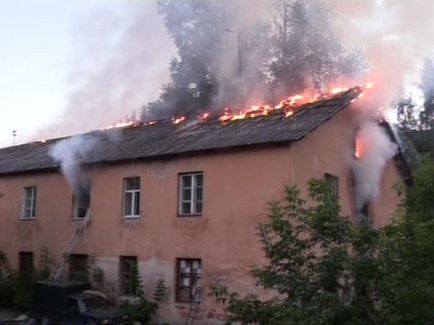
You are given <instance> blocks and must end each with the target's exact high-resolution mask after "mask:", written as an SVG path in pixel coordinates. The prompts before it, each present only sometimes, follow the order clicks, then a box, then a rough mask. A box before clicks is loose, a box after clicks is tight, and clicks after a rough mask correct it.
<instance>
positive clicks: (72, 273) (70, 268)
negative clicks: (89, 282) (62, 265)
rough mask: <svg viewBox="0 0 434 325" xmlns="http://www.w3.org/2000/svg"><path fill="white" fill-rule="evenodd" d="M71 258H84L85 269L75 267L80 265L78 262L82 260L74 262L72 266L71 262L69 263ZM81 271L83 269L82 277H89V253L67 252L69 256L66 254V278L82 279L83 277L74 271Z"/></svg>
mask: <svg viewBox="0 0 434 325" xmlns="http://www.w3.org/2000/svg"><path fill="white" fill-rule="evenodd" d="M73 259H76V261H78V260H80V259H82V261H83V260H84V263H83V264H85V269H84V270H80V267H77V266H81V265H80V264H81V262H82V261H80V262H79V263H77V264H74V266H73V263H71V261H72V260H73ZM83 271H84V273H83V277H84V278H87V277H89V255H88V254H69V256H68V279H70V280H83V279H81V276H80V274H77V273H76V272H83ZM77 275H79V276H77Z"/></svg>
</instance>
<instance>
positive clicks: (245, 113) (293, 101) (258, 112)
mask: <svg viewBox="0 0 434 325" xmlns="http://www.w3.org/2000/svg"><path fill="white" fill-rule="evenodd" d="M373 86H374V83H373V82H367V83H365V84H362V85H360V86H359V89H361V90H362V91H361V93H360V94H359V95H358V96H357V97H356V98H354V99H352V100H351V103H354V102H356V101H357V100H359V99H360V98H362V97H363V95H364V90H366V89H370V88H372V87H373ZM348 90H349V88H348V87H341V86H339V87H335V88H333V89H331V90H330V92H329V94H328V95H327V94H326V95H324V94H321V95H320V94H313V95H309V96H307V97H306V96H304V95H301V94H296V95H293V96H289V97H288V98H286V99H284V100H282V101H280V102H279V104H277V105H275V106H270V105H263V104H260V105H252V106H250V107H248V108H243V109H241V110H240V111H238V112H232V111H231V110H230V109H229V108H225V110H224V111H223V114H221V115H220V116H219V118H218V119H219V121H220V122H222V123H226V122H230V121H236V120H242V119H247V118H254V117H258V116H267V115H270V114H271V113H273V112H274V111H276V110H284V116H285V117H290V116H292V115H294V113H295V112H296V109H297V107H299V106H301V105H303V104H306V103H314V102H316V101H318V100H319V99H322V98H326V99H327V98H330V97H331V96H335V95H338V94H341V93H344V92H346V91H348ZM210 116H211V114H210V113H208V112H203V113H201V114H199V115H198V116H197V119H198V120H201V121H206V120H208V119H209V118H210ZM186 119H187V118H186V117H185V116H174V117H173V118H172V119H171V122H172V124H180V123H182V122H184V121H186ZM155 124H157V121H147V122H144V123H143V125H145V126H153V125H155ZM139 125H140V122H138V121H133V120H130V119H127V118H126V119H124V120H123V121H120V122H118V123H116V124H113V125H109V126H107V127H105V128H103V129H102V130H107V129H112V128H123V127H128V126H139ZM358 154H359V153H356V156H357V155H358Z"/></svg>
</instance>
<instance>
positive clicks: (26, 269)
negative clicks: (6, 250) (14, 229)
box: [18, 251, 35, 276]
mask: <svg viewBox="0 0 434 325" xmlns="http://www.w3.org/2000/svg"><path fill="white" fill-rule="evenodd" d="M29 261H30V263H29ZM34 269H35V257H34V254H33V252H31V251H20V252H18V271H19V273H20V274H22V275H24V276H30V275H32V274H33V270H34Z"/></svg>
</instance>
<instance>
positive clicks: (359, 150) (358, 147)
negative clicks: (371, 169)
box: [354, 135, 364, 159]
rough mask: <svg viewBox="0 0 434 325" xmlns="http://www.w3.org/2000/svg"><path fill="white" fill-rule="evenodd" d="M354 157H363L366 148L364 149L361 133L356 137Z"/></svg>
mask: <svg viewBox="0 0 434 325" xmlns="http://www.w3.org/2000/svg"><path fill="white" fill-rule="evenodd" d="M354 142H355V143H354V147H355V148H354V157H356V158H357V159H360V158H362V156H363V153H364V149H363V141H362V139H361V138H360V136H359V135H356V138H355V140H354Z"/></svg>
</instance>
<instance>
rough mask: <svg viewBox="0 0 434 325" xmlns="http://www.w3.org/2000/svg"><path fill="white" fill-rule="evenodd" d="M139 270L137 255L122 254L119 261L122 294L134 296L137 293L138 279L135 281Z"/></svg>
mask: <svg viewBox="0 0 434 325" xmlns="http://www.w3.org/2000/svg"><path fill="white" fill-rule="evenodd" d="M135 272H138V266H137V256H121V257H120V261H119V283H120V294H121V295H125V296H133V295H136V294H137V289H138V288H137V283H136V282H137V281H135V280H136V279H135V278H136V277H137V274H134V273H135Z"/></svg>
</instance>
